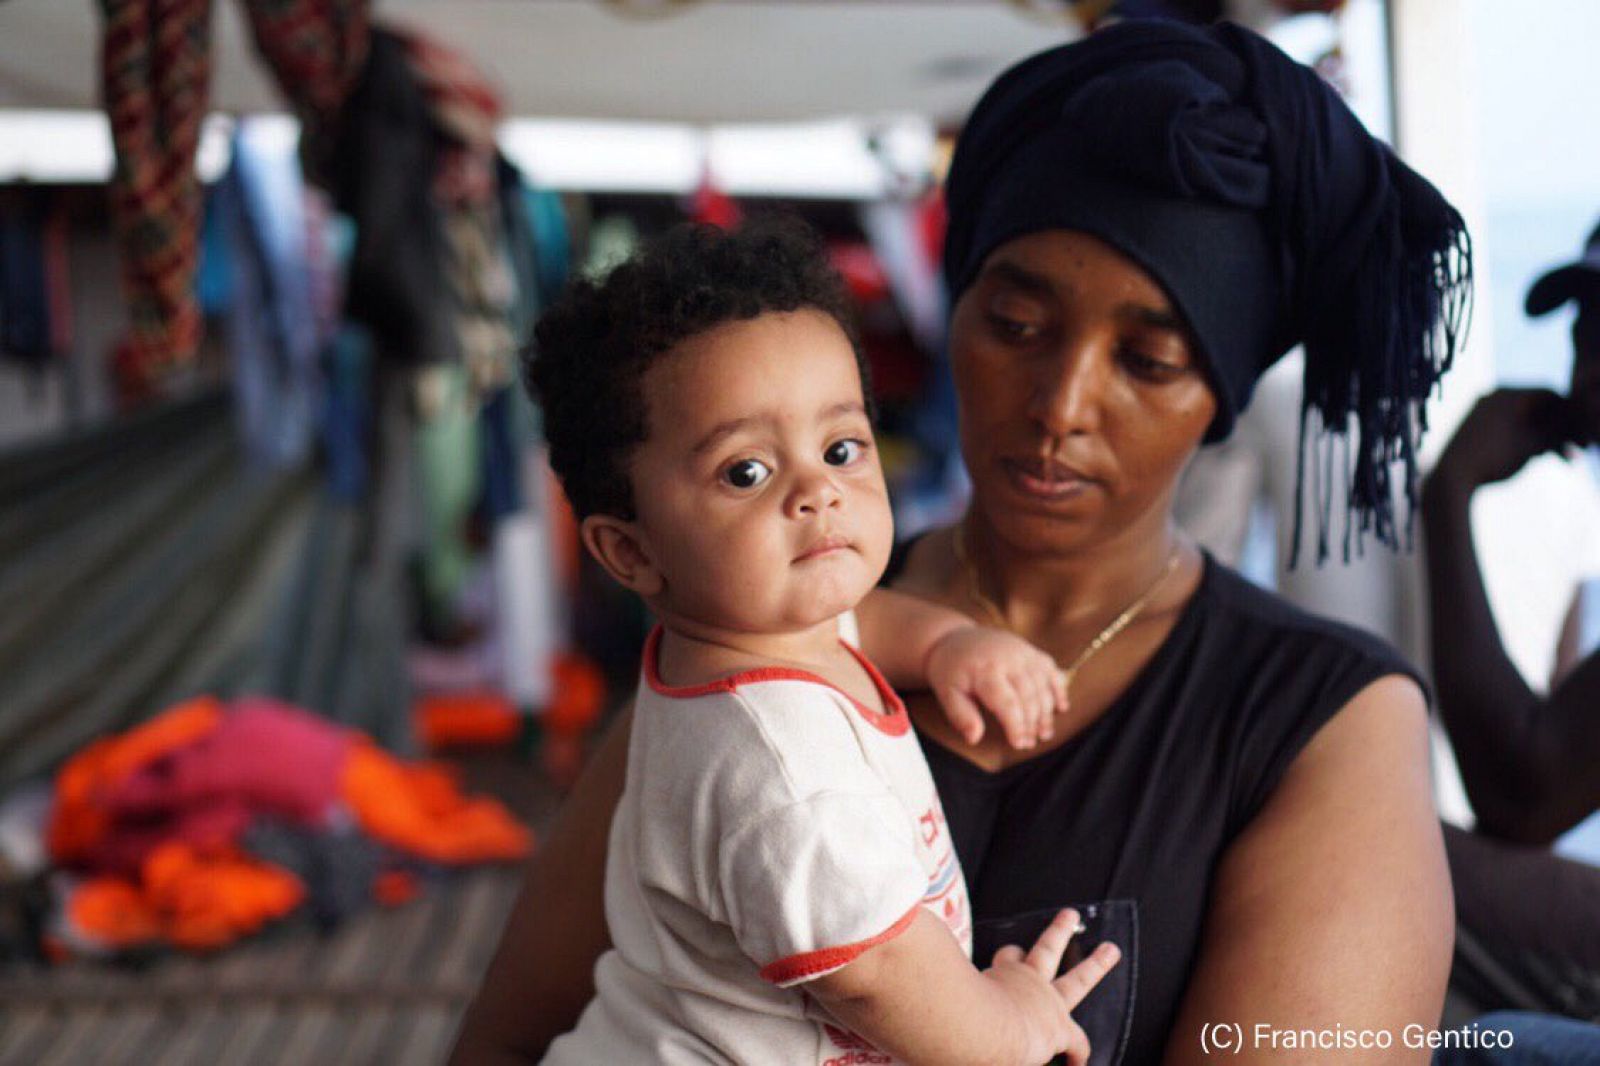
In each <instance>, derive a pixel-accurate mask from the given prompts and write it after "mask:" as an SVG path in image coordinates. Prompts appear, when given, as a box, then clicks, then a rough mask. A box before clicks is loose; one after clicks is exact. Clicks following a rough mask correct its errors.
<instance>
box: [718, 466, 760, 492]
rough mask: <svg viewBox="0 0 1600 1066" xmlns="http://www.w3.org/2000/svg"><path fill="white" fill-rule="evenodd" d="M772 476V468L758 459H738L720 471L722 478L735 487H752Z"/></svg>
mask: <svg viewBox="0 0 1600 1066" xmlns="http://www.w3.org/2000/svg"><path fill="white" fill-rule="evenodd" d="M771 476H772V468H771V467H770V466H768V465H767V464H766V463H763V462H762V461H761V460H759V459H740V460H739V461H738V462H737V463H734V464H733V465H731V466H729V467H728V468H727V469H726V470H724V471H723V472H722V480H724V481H726V482H727V483H728V484H730V485H732V486H733V487H734V488H736V489H753V488H755V487H756V486H757V485H759V484H761V483H762V482H763V481H765V480H767V478H769V477H771Z"/></svg>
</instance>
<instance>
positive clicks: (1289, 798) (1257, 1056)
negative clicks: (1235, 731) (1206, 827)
mask: <svg viewBox="0 0 1600 1066" xmlns="http://www.w3.org/2000/svg"><path fill="white" fill-rule="evenodd" d="M1454 922H1455V917H1454V907H1453V904H1452V901H1451V895H1450V874H1449V870H1448V867H1447V866H1446V864H1445V856H1444V844H1443V840H1442V839H1441V836H1440V831H1439V822H1438V818H1437V816H1436V815H1435V813H1434V807H1433V797H1432V790H1431V786H1430V779H1429V763H1428V730H1427V708H1426V705H1425V703H1424V701H1423V697H1422V693H1421V691H1420V690H1419V689H1418V688H1417V686H1416V684H1415V683H1414V682H1412V681H1411V680H1409V679H1407V678H1402V677H1385V678H1382V679H1380V680H1378V681H1375V682H1373V683H1372V684H1371V685H1368V686H1367V687H1366V688H1365V689H1363V690H1362V691H1361V692H1360V693H1359V694H1358V695H1357V696H1356V697H1355V698H1354V699H1353V700H1351V701H1350V702H1349V703H1348V704H1346V705H1345V706H1344V708H1343V709H1341V710H1340V711H1339V713H1338V714H1336V715H1335V716H1334V717H1333V719H1332V720H1331V721H1330V722H1329V723H1328V724H1327V725H1326V726H1324V727H1323V728H1322V729H1321V730H1320V731H1319V732H1318V733H1317V735H1316V736H1315V737H1314V738H1312V741H1311V743H1309V744H1307V745H1306V747H1305V750H1303V751H1302V752H1301V753H1300V754H1299V756H1297V757H1296V759H1295V761H1294V762H1293V763H1292V764H1291V765H1290V767H1289V771H1288V773H1287V774H1285V775H1284V779H1283V781H1282V782H1281V783H1280V784H1279V786H1278V789H1277V791H1276V792H1275V793H1273V796H1272V798H1271V799H1270V800H1269V801H1268V802H1267V805H1266V806H1265V807H1264V808H1263V809H1262V810H1261V812H1260V814H1258V815H1257V816H1256V818H1255V820H1254V821H1253V822H1252V823H1251V824H1250V825H1249V826H1248V827H1247V828H1246V830H1245V831H1244V832H1243V833H1242V834H1240V835H1239V837H1238V838H1237V839H1236V840H1235V841H1234V842H1233V844H1232V845H1231V846H1230V847H1229V848H1228V851H1227V852H1226V853H1225V854H1224V856H1223V859H1222V863H1221V865H1220V866H1219V868H1218V871H1217V875H1216V878H1215V880H1214V882H1213V892H1212V899H1211V904H1210V910H1209V913H1208V915H1207V919H1206V929H1205V935H1204V939H1203V941H1202V943H1201V948H1200V955H1199V958H1198V959H1197V960H1196V962H1195V966H1194V970H1193V972H1192V975H1191V978H1190V981H1189V988H1188V992H1187V993H1186V995H1185V998H1184V1001H1183V1005H1182V1008H1181V1010H1180V1012H1179V1016H1178V1021H1177V1024H1176V1026H1175V1027H1174V1029H1173V1032H1172V1035H1171V1037H1170V1039H1169V1041H1168V1044H1167V1054H1166V1063H1167V1066H1181V1064H1186V1063H1195V1064H1198V1063H1202V1062H1207V1061H1211V1058H1212V1056H1211V1055H1208V1054H1207V1053H1206V1047H1207V1046H1208V1045H1206V1044H1203V1043H1202V1038H1203V1037H1204V1036H1210V1037H1215V1036H1216V1035H1217V1032H1218V1031H1217V1030H1215V1029H1207V1027H1208V1026H1216V1025H1218V1024H1224V1025H1237V1026H1239V1027H1240V1029H1239V1030H1238V1031H1237V1032H1238V1033H1239V1034H1240V1035H1241V1036H1242V1050H1241V1051H1240V1053H1239V1054H1238V1055H1233V1054H1232V1052H1231V1049H1223V1051H1224V1052H1225V1053H1226V1054H1227V1055H1228V1057H1229V1061H1233V1062H1290V1061H1293V1062H1326V1061H1332V1060H1331V1059H1330V1056H1329V1054H1328V1050H1330V1049H1321V1050H1317V1049H1313V1050H1310V1051H1307V1050H1306V1049H1305V1048H1304V1047H1303V1046H1302V1047H1300V1048H1299V1049H1298V1050H1286V1049H1285V1048H1284V1047H1283V1046H1282V1042H1281V1041H1280V1044H1279V1047H1278V1048H1277V1049H1276V1050H1275V1049H1273V1048H1272V1047H1271V1046H1269V1045H1270V1037H1271V1034H1272V1033H1273V1032H1283V1031H1286V1030H1297V1031H1298V1030H1303V1029H1311V1030H1314V1031H1319V1032H1320V1031H1324V1030H1326V1031H1329V1032H1332V1033H1334V1034H1338V1033H1340V1032H1353V1033H1356V1034H1360V1033H1363V1032H1366V1031H1370V1032H1372V1033H1380V1032H1381V1033H1387V1034H1389V1035H1390V1038H1391V1039H1392V1042H1393V1046H1392V1047H1391V1048H1390V1049H1388V1050H1377V1051H1368V1052H1360V1051H1359V1050H1352V1049H1346V1048H1342V1047H1341V1048H1336V1049H1331V1050H1334V1051H1335V1052H1336V1054H1337V1055H1338V1061H1340V1062H1345V1061H1351V1062H1417V1063H1421V1062H1426V1061H1427V1060H1428V1056H1429V1052H1428V1051H1426V1050H1413V1049H1408V1048H1407V1047H1406V1046H1405V1043H1404V1039H1405V1030H1406V1026H1408V1025H1412V1026H1421V1027H1422V1031H1427V1030H1431V1029H1433V1028H1435V1027H1436V1026H1437V1025H1438V1023H1439V1015H1440V1010H1441V1008H1442V1005H1443V1003H1444V990H1445V982H1446V979H1447V977H1448V975H1449V970H1450V956H1451V950H1452V947H1453V943H1454V928H1455V926H1454ZM1260 1027H1265V1028H1260ZM1416 1031H1417V1030H1413V1032H1416ZM1221 1032H1222V1033H1223V1036H1224V1039H1226V1038H1227V1036H1228V1035H1229V1033H1228V1031H1227V1030H1222V1031H1221ZM1340 1039H1343V1038H1340ZM1212 1051H1213V1053H1215V1052H1216V1051H1217V1048H1216V1047H1215V1046H1214V1045H1213V1046H1212Z"/></svg>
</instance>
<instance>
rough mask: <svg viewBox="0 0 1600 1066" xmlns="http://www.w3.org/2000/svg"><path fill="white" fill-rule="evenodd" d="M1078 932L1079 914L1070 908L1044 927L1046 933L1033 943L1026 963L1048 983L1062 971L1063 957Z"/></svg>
mask: <svg viewBox="0 0 1600 1066" xmlns="http://www.w3.org/2000/svg"><path fill="white" fill-rule="evenodd" d="M1077 932H1078V912H1077V911H1075V910H1073V909H1072V908H1070V907H1069V908H1067V909H1066V910H1064V911H1061V912H1060V913H1058V914H1057V915H1056V916H1055V917H1054V918H1052V919H1051V920H1050V924H1049V925H1047V926H1045V927H1044V932H1042V933H1040V934H1039V939H1038V940H1035V941H1034V942H1033V947H1032V948H1030V949H1029V950H1028V955H1027V958H1026V959H1025V960H1024V961H1025V962H1027V964H1028V965H1029V966H1031V967H1033V969H1034V970H1035V971H1036V972H1037V973H1038V974H1039V976H1040V977H1043V978H1044V979H1045V980H1046V981H1049V980H1051V979H1053V978H1054V977H1055V975H1056V971H1057V970H1059V969H1061V956H1063V955H1065V954H1066V953H1067V944H1069V943H1070V942H1071V941H1072V938H1073V936H1074V935H1076V934H1077ZM1091 987H1092V986H1091Z"/></svg>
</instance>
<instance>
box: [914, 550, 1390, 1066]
mask: <svg viewBox="0 0 1600 1066" xmlns="http://www.w3.org/2000/svg"><path fill="white" fill-rule="evenodd" d="M897 554H899V553H897ZM902 559H903V554H901V555H900V558H897V559H896V560H894V564H899V563H900V562H901V560H902ZM897 570H898V565H893V567H892V570H891V572H895V571H897ZM1388 674H1404V675H1407V676H1410V677H1413V678H1416V679H1417V680H1418V681H1419V682H1420V680H1421V679H1420V677H1418V675H1417V673H1416V671H1415V669H1414V668H1412V667H1411V665H1410V664H1409V663H1407V662H1406V660H1405V659H1404V658H1403V657H1402V656H1401V655H1400V653H1399V652H1397V651H1396V650H1395V649H1394V648H1392V647H1390V646H1389V645H1388V644H1386V643H1385V642H1384V641H1382V640H1380V639H1378V638H1377V637H1374V636H1372V635H1370V634H1367V633H1364V632H1361V631H1360V630H1357V629H1353V628H1351V627H1349V626H1345V625H1341V624H1339V623H1337V622H1333V621H1329V620H1327V619H1322V618H1317V617H1315V616H1312V615H1310V614H1307V613H1305V612H1303V611H1301V610H1299V609H1298V608H1295V607H1293V606H1292V605H1290V604H1288V603H1287V602H1285V601H1283V600H1281V599H1279V598H1278V597H1276V596H1274V595H1272V594H1271V593H1268V592H1265V591H1263V590H1261V589H1259V588H1257V587H1256V586H1254V585H1252V584H1250V583H1249V582H1248V581H1246V580H1245V579H1244V578H1243V577H1241V576H1240V575H1239V574H1237V573H1235V572H1234V571H1232V570H1230V569H1228V568H1227V567H1225V566H1223V565H1221V564H1220V563H1217V562H1216V561H1215V560H1213V559H1211V558H1210V557H1209V556H1207V557H1206V560H1205V568H1204V574H1203V576H1202V578H1201V581H1200V586H1199V588H1198V589H1197V591H1196V592H1195V594H1194V597H1193V599H1191V600H1190V602H1189V603H1188V605H1187V606H1186V607H1185V608H1184V610H1183V614H1182V615H1181V617H1180V618H1179V619H1178V622H1177V624H1176V625H1175V626H1174V627H1173V630H1172V632H1171V634H1170V635H1169V636H1168V637H1167V639H1166V641H1165V643H1163V644H1162V646H1161V647H1160V648H1159V649H1158V650H1157V651H1156V654H1155V656H1154V657H1153V658H1152V659H1151V660H1150V662H1149V664H1148V665H1147V666H1146V667H1145V668H1144V670H1143V671H1142V672H1141V673H1140V674H1139V675H1138V676H1137V677H1136V678H1135V679H1134V680H1133V682H1132V684H1131V685H1129V687H1128V689H1127V690H1126V691H1125V692H1124V693H1123V694H1122V695H1121V696H1120V697H1119V698H1118V699H1117V700H1116V701H1115V702H1114V703H1113V704H1112V706H1111V707H1110V708H1109V709H1108V710H1107V711H1106V712H1105V713H1104V714H1103V715H1102V716H1101V717H1100V718H1098V719H1096V720H1095V721H1094V722H1093V723H1092V724H1091V725H1090V726H1089V727H1088V728H1087V729H1085V730H1084V731H1083V732H1082V733H1080V734H1079V735H1077V736H1075V737H1073V738H1072V739H1071V740H1069V741H1068V742H1066V743H1065V744H1063V745H1062V746H1060V747H1059V748H1056V749H1053V750H1051V751H1049V752H1046V753H1044V754H1042V755H1040V756H1038V757H1036V758H1032V759H1029V760H1027V761H1025V762H1022V763H1019V764H1017V765H1014V766H1011V767H1008V768H1006V769H1003V770H1001V771H999V772H997V773H990V772H988V771H985V770H982V769H980V768H978V767H977V766H975V765H973V764H972V763H970V762H968V761H967V760H965V759H963V758H961V757H960V756H958V755H956V754H954V753H953V752H951V751H949V750H948V749H946V748H944V747H941V746H940V745H939V744H938V743H937V742H935V741H933V740H931V739H929V738H927V737H924V738H923V745H922V746H923V749H924V751H925V752H926V753H927V758H928V765H929V768H930V769H931V770H932V772H933V779H934V782H935V784H936V785H937V786H938V789H939V796H940V798H941V800H942V801H943V803H944V810H945V814H946V816H947V817H948V819H949V823H950V831H951V833H952V836H953V839H954V841H955V845H956V851H957V853H958V854H959V855H960V857H961V863H962V866H963V867H964V868H965V871H966V877H967V886H968V889H969V891H970V894H971V898H972V909H973V917H974V920H975V930H974V932H975V937H974V939H975V945H974V961H976V962H977V963H978V964H979V965H988V962H989V959H990V957H991V956H992V955H993V952H994V951H995V949H996V948H998V947H1000V946H1001V945H1003V944H1006V943H1019V944H1022V945H1023V946H1027V945H1029V944H1031V943H1032V941H1033V938H1034V937H1035V936H1036V935H1037V934H1038V933H1039V931H1040V930H1041V929H1042V928H1043V925H1044V923H1045V922H1046V921H1048V919H1049V917H1050V916H1051V915H1052V914H1054V913H1055V911H1056V910H1058V909H1059V908H1061V907H1063V906H1068V905H1071V906H1075V907H1077V908H1078V909H1079V910H1080V911H1081V912H1084V914H1085V917H1086V919H1087V920H1088V923H1089V925H1090V931H1089V933H1088V935H1086V936H1084V937H1082V938H1081V940H1082V941H1083V942H1084V943H1085V944H1087V945H1089V946H1093V944H1095V943H1098V942H1099V941H1100V940H1104V939H1110V940H1113V941H1115V942H1116V943H1117V945H1118V946H1119V947H1120V948H1121V949H1122V953H1123V961H1122V962H1120V963H1119V964H1118V965H1117V967H1116V969H1115V970H1113V971H1112V974H1111V976H1109V977H1107V978H1106V980H1105V981H1104V982H1103V983H1102V984H1101V986H1100V987H1099V988H1097V989H1096V990H1095V991H1094V993H1092V994H1091V995H1090V997H1089V999H1088V1000H1086V1001H1085V1002H1084V1004H1083V1005H1082V1006H1081V1007H1080V1008H1079V1010H1078V1011H1076V1012H1075V1016H1076V1017H1077V1019H1078V1021H1079V1023H1080V1024H1081V1025H1083V1026H1084V1028H1085V1030H1087V1031H1088V1034H1089V1037H1090V1039H1091V1041H1092V1043H1093V1046H1094V1056H1093V1059H1092V1060H1091V1061H1092V1063H1093V1064H1094V1066H1100V1064H1112V1063H1119V1062H1120V1063H1128V1064H1130V1066H1142V1064H1144V1063H1154V1062H1158V1061H1159V1060H1160V1057H1161V1054H1162V1050H1163V1048H1164V1047H1165V1045H1166V1040H1167V1034H1168V1032H1169V1030H1170V1029H1171V1027H1172V1024H1173V1022H1174V1020H1175V1019H1176V1015H1177V1010H1178V1006H1179V1002H1180V1000H1181V999H1182V996H1183V992H1184V989H1185V987H1186V986H1187V983H1188V976H1189V971H1190V969H1191V967H1192V965H1193V963H1194V958H1195V953H1196V950H1197V948H1198V945H1199V941H1200V932H1201V926H1202V923H1203V921H1204V918H1205V913H1206V907H1207V896H1208V893H1209V889H1210V885H1211V878H1212V873H1213V871H1214V870H1215V869H1216V866H1217V863H1218V862H1219V861H1220V859H1221V857H1222V854H1223V852H1224V851H1225V850H1226V849H1227V847H1228V845H1229V843H1230V842H1231V841H1232V840H1233V839H1234V837H1235V836H1237V835H1238V834H1239V832H1240V831H1241V830H1242V829H1243V828H1244V827H1245V826H1246V825H1247V824H1248V823H1249V822H1250V820H1251V819H1252V818H1253V817H1254V816H1255V814H1256V813H1257V812H1258V811H1259V810H1260V809H1261V807H1262V805H1263V804H1264V803H1265V802H1266V800H1267V798H1268V797H1269V796H1270V795H1271V794H1272V791H1273V789H1274V788H1275V787H1276V786H1277V784H1278V782H1279V781H1280V780H1281V779H1282V777H1283V775H1284V772H1285V771H1286V770H1287V769H1288V767H1289V764H1290V763H1291V762H1292V761H1293V760H1294V757H1295V756H1296V755H1297V754H1298V753H1299V752H1300V750H1301V749H1302V748H1303V747H1304V746H1305V745H1306V743H1307V742H1308V741H1309V740H1310V739H1311V737H1312V736H1313V735H1314V734H1315V733H1316V732H1317V730H1318V729H1319V728H1321V726H1322V725H1323V724H1324V723H1325V722H1326V721H1327V720H1328V719H1329V718H1330V717H1331V716H1332V715H1333V714H1334V713H1335V712H1336V711H1337V710H1338V709H1339V708H1340V707H1342V706H1343V705H1344V704H1345V703H1347V702H1349V700H1350V699H1351V698H1352V697H1353V696H1355V695H1356V693H1357V692H1359V691H1360V690H1361V689H1362V688H1364V687H1365V686H1366V685H1368V684H1369V683H1370V682H1372V681H1374V680H1376V679H1378V678H1380V677H1383V676H1385V675H1388Z"/></svg>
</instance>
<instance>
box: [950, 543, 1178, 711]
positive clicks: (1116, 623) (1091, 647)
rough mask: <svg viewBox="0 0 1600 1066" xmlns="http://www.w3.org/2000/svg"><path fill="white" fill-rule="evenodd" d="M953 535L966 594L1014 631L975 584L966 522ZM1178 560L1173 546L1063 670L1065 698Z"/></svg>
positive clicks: (1156, 588)
mask: <svg viewBox="0 0 1600 1066" xmlns="http://www.w3.org/2000/svg"><path fill="white" fill-rule="evenodd" d="M955 533H956V540H955V549H956V560H957V561H958V562H960V563H961V568H962V569H963V570H965V571H966V573H967V594H968V595H969V596H971V597H972V599H973V602H975V603H977V605H978V606H980V607H982V608H983V609H984V610H985V611H987V612H988V613H989V614H990V615H991V616H992V617H993V618H994V621H995V624H996V625H998V626H999V627H1000V628H1001V629H1004V630H1007V631H1008V632H1013V633H1014V632H1016V631H1015V630H1014V629H1012V628H1011V623H1009V622H1007V621H1006V616H1005V615H1004V614H1003V613H1002V612H1001V610H1000V607H999V605H998V604H996V603H995V602H994V601H993V600H991V599H990V598H989V597H987V596H985V595H984V594H983V589H982V588H981V587H980V586H979V584H978V568H977V567H976V566H974V565H973V564H972V557H971V556H970V555H968V554H967V526H966V523H965V522H962V523H959V524H958V525H957V526H956V530H955ZM1179 558H1180V554H1179V550H1178V548H1177V546H1176V545H1174V546H1173V549H1172V554H1170V555H1168V556H1167V561H1166V564H1165V565H1164V566H1162V568H1161V573H1159V574H1157V575H1156V579H1155V580H1154V581H1152V582H1150V587H1149V588H1147V589H1145V590H1144V592H1143V593H1142V594H1140V596H1139V598H1138V599H1136V600H1134V601H1133V602H1132V603H1130V604H1128V606H1127V607H1125V608H1124V609H1123V611H1122V613H1121V614H1119V615H1117V616H1116V617H1115V618H1113V619H1112V620H1111V624H1110V625H1108V626H1106V627H1105V628H1104V629H1102V630H1101V631H1100V632H1099V633H1097V634H1095V637H1094V639H1093V640H1091V641H1089V643H1088V644H1087V645H1085V646H1084V649H1083V650H1082V651H1080V652H1079V653H1078V656H1077V658H1075V659H1073V660H1072V662H1070V663H1068V664H1067V665H1066V667H1065V668H1063V670H1062V676H1063V678H1064V679H1065V681H1066V687H1067V693H1068V695H1069V697H1070V695H1071V693H1072V681H1073V679H1074V678H1076V677H1077V676H1078V671H1079V670H1081V669H1082V668H1083V664H1084V663H1086V662H1088V661H1089V660H1090V659H1092V658H1094V656H1095V654H1096V653H1097V652H1099V651H1100V649H1101V648H1103V647H1105V646H1106V645H1107V644H1110V643H1111V642H1112V641H1113V640H1115V639H1116V638H1117V634H1118V633H1121V632H1122V631H1123V630H1124V629H1127V628H1128V626H1129V625H1130V624H1131V623H1132V622H1133V620H1134V619H1135V618H1137V617H1139V612H1141V611H1143V610H1144V609H1145V608H1146V607H1147V606H1149V604H1150V600H1151V598H1152V597H1153V596H1155V594H1156V591H1157V590H1158V589H1160V588H1161V586H1162V585H1163V584H1164V583H1165V582H1166V580H1167V578H1168V577H1170V576H1171V574H1172V572H1173V571H1174V570H1176V569H1177V568H1178V560H1179Z"/></svg>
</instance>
